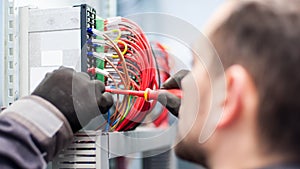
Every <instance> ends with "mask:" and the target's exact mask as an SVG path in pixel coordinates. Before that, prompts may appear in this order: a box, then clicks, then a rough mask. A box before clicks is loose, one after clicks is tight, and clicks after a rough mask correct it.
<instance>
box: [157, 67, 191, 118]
mask: <svg viewBox="0 0 300 169" xmlns="http://www.w3.org/2000/svg"><path fill="white" fill-rule="evenodd" d="M189 72H190V71H189V70H180V71H179V72H177V73H176V74H175V75H174V76H172V77H170V78H169V79H168V80H166V81H165V83H164V84H163V86H162V88H161V89H166V90H168V89H181V80H182V79H183V78H184V77H185V76H186V75H187V74H188V73H189ZM158 101H159V102H160V103H161V104H162V105H164V106H165V107H166V108H167V109H168V110H169V111H170V112H171V113H172V114H173V115H174V116H176V117H178V112H179V108H180V105H181V99H180V98H178V97H177V96H175V95H173V94H171V93H167V92H164V93H162V94H159V95H158Z"/></svg>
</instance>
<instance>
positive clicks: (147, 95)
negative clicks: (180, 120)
mask: <svg viewBox="0 0 300 169" xmlns="http://www.w3.org/2000/svg"><path fill="white" fill-rule="evenodd" d="M105 92H109V93H113V94H123V95H131V96H137V97H144V99H145V100H146V101H149V100H157V99H158V95H160V94H163V93H166V92H167V93H171V94H173V95H175V96H177V97H179V98H182V91H181V90H180V89H170V90H165V89H158V90H152V89H149V88H147V89H146V90H145V91H134V90H119V89H108V88H106V89H105Z"/></svg>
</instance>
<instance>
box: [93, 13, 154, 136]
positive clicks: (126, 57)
mask: <svg viewBox="0 0 300 169" xmlns="http://www.w3.org/2000/svg"><path fill="white" fill-rule="evenodd" d="M88 32H90V33H92V34H93V35H94V36H93V37H96V36H100V37H101V39H103V40H99V39H93V40H92V43H93V44H98V45H102V46H105V51H104V53H105V57H103V54H100V53H92V55H94V57H96V58H98V59H99V58H100V59H103V60H104V61H105V68H104V70H103V71H101V72H102V74H105V76H106V80H105V85H106V86H107V87H109V88H116V89H126V90H137V91H139V90H146V89H147V88H150V89H156V88H159V84H158V73H159V72H158V70H157V65H156V63H155V58H154V55H153V52H152V49H151V46H150V43H149V41H148V40H147V38H146V36H145V34H144V33H143V31H142V29H141V28H140V27H139V26H138V25H137V24H135V23H134V22H132V21H130V20H128V19H126V18H120V17H118V18H113V19H107V20H105V21H104V31H103V32H100V31H97V30H88ZM115 33H117V34H118V35H115ZM109 54H110V55H109ZM101 56H102V57H101ZM101 72H100V73H101ZM103 72H107V73H103ZM98 73H99V72H98ZM155 104H156V101H150V102H148V101H146V100H144V99H143V98H137V97H133V96H127V95H124V96H119V95H117V96H116V104H115V111H114V112H113V113H112V112H109V114H108V120H107V124H106V130H108V131H127V130H133V129H135V128H136V127H137V126H138V125H139V124H140V123H141V122H142V121H143V120H144V118H145V117H146V115H147V114H148V112H150V111H151V110H152V109H153V107H154V106H155Z"/></svg>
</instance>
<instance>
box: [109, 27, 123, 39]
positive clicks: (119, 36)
mask: <svg viewBox="0 0 300 169" xmlns="http://www.w3.org/2000/svg"><path fill="white" fill-rule="evenodd" d="M110 32H118V36H117V37H116V39H115V40H119V39H120V38H121V36H122V32H121V30H120V29H113V30H111V31H110Z"/></svg>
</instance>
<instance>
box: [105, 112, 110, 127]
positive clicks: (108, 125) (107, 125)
mask: <svg viewBox="0 0 300 169" xmlns="http://www.w3.org/2000/svg"><path fill="white" fill-rule="evenodd" d="M109 127H110V110H108V111H107V124H106V128H105V130H106V131H108V130H109Z"/></svg>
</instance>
